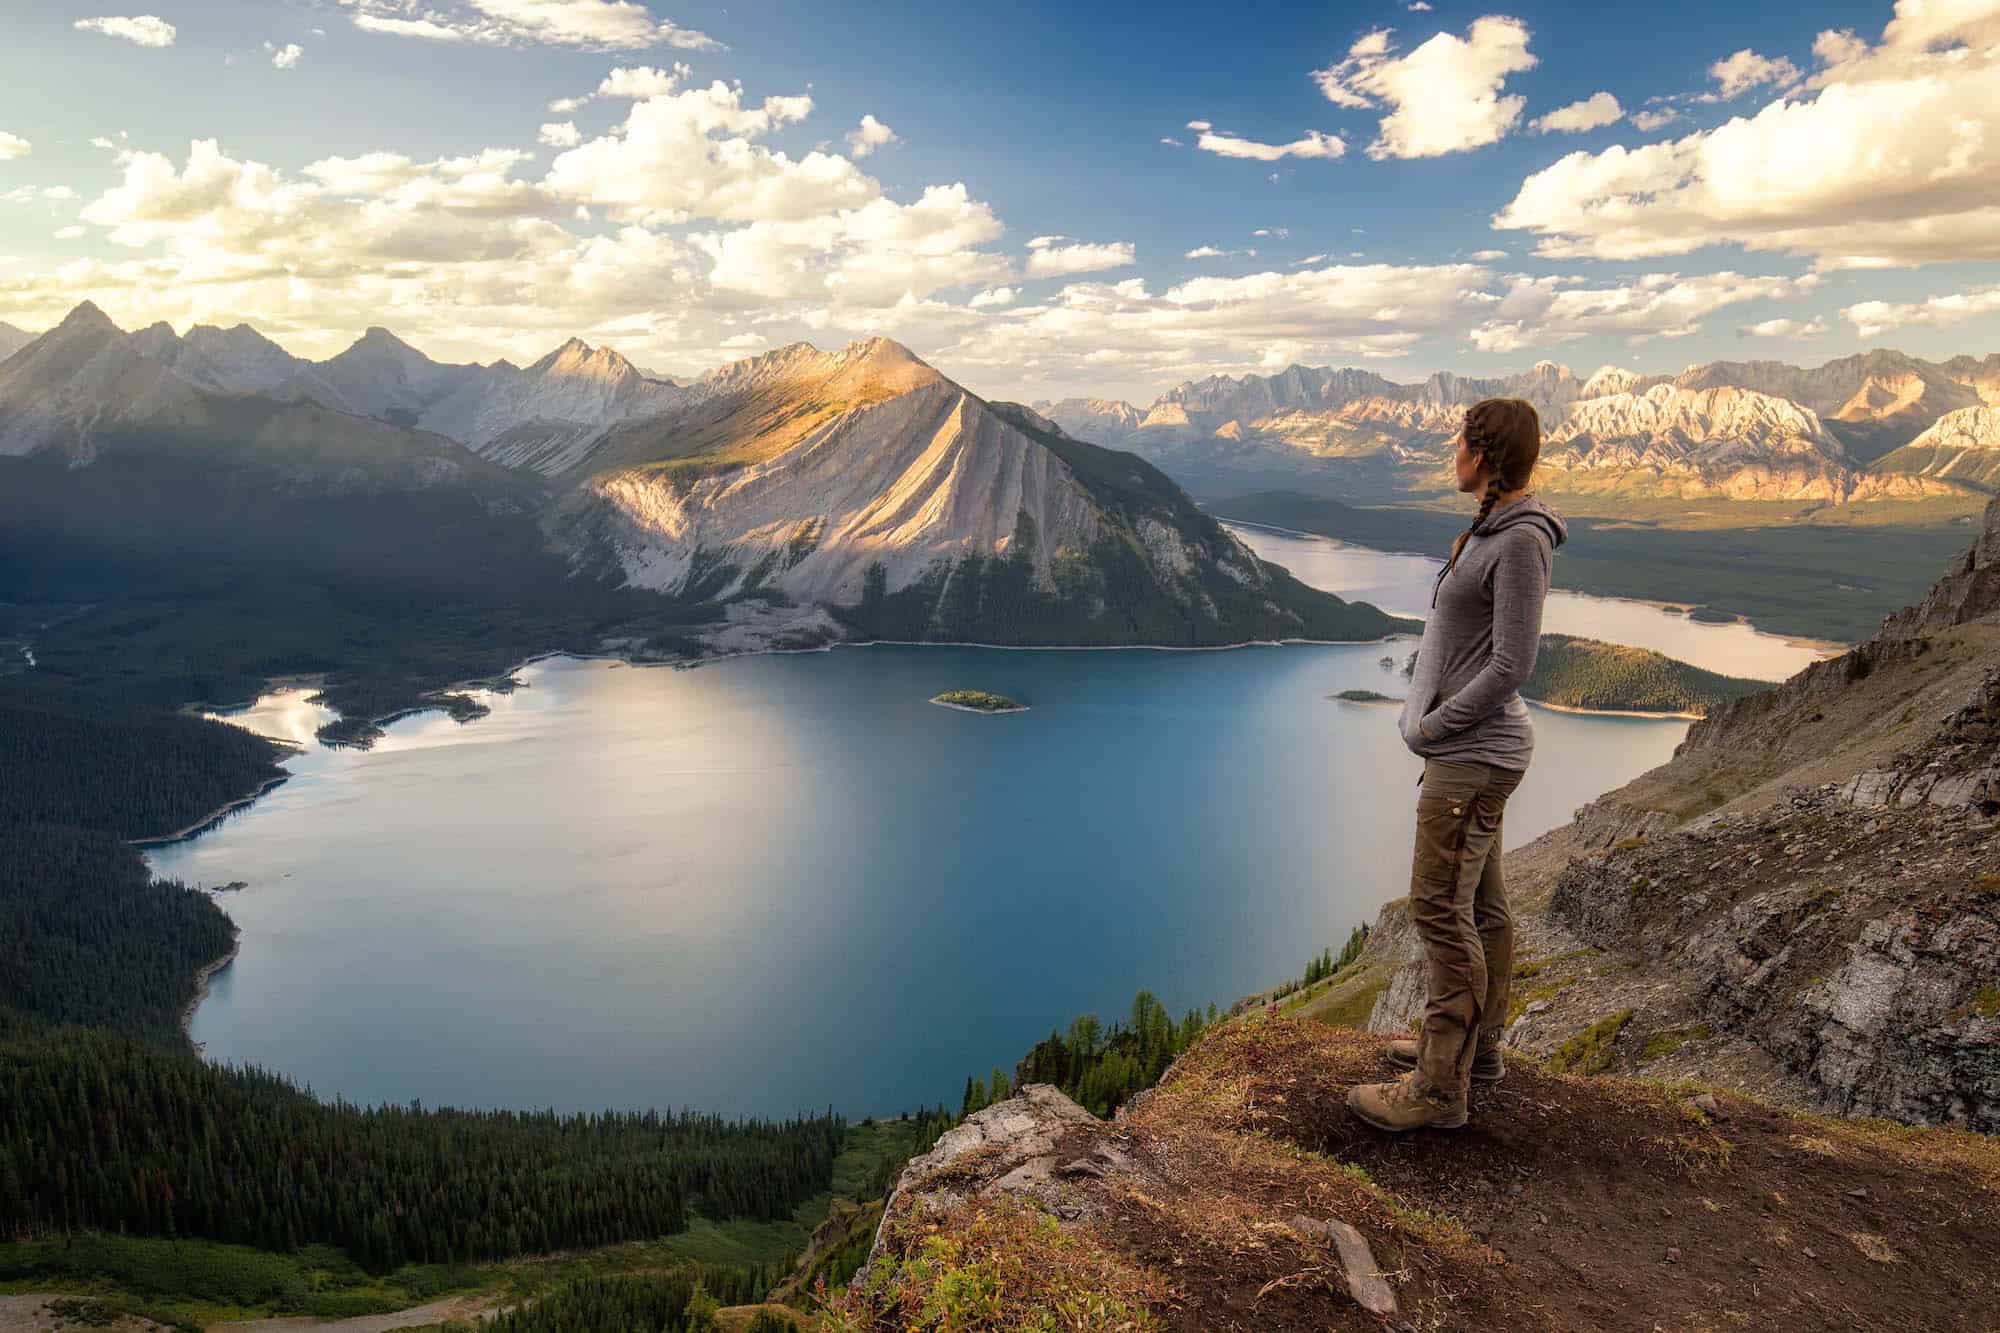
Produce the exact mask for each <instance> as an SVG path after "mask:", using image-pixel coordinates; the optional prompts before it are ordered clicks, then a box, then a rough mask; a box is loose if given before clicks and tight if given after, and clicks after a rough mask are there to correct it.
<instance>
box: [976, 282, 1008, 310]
mask: <svg viewBox="0 0 2000 1333" xmlns="http://www.w3.org/2000/svg"><path fill="white" fill-rule="evenodd" d="M1020 295H1021V294H1020V293H1019V292H1017V291H1015V290H1014V289H1013V288H1012V287H988V288H987V289H986V290H985V291H983V292H978V293H975V294H974V296H973V298H972V300H971V301H970V302H968V303H967V304H969V305H970V306H971V307H972V308H973V309H974V310H985V309H988V308H990V307H994V306H1003V305H1012V304H1014V302H1015V301H1016V300H1017V299H1018V298H1019V297H1020Z"/></svg>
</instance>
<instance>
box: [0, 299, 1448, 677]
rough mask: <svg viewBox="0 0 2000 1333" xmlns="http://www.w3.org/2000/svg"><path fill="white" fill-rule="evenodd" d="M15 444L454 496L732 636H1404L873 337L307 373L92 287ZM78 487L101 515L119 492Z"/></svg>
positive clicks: (312, 487)
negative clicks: (706, 364) (639, 365)
mask: <svg viewBox="0 0 2000 1333" xmlns="http://www.w3.org/2000/svg"><path fill="white" fill-rule="evenodd" d="M8 455H12V456H18V457H25V458H34V459H40V460H48V459H58V458H59V459H61V460H63V461H65V462H66V463H67V464H68V465H69V466H70V467H71V468H73V469H74V468H80V467H86V466H89V465H92V464H96V463H100V462H106V461H110V462H112V463H114V464H116V465H117V466H129V465H130V464H131V461H132V460H136V459H140V458H144V459H147V460H149V461H150V462H152V463H158V462H160V461H162V460H165V461H167V462H169V463H170V464H184V465H186V466H187V467H188V468H189V469H195V468H196V467H197V465H199V467H204V468H205V467H211V466H224V467H227V468H230V469H234V472H233V474H232V475H233V476H234V477H235V480H232V481H231V482H230V483H229V485H228V487H226V488H222V489H217V488H213V487H211V486H210V485H209V483H208V482H206V481H202V480H199V479H198V477H197V475H196V472H195V471H192V470H191V471H189V472H187V473H185V474H183V476H182V477H181V478H180V479H179V480H172V479H170V484H171V485H172V486H173V488H174V490H175V491H176V505H177V508H176V510H175V512H176V514H177V515H179V516H180V518H181V521H186V520H187V518H188V516H189V515H190V514H192V513H194V512H196V511H198V510H199V509H200V507H201V506H202V504H203V503H211V504H213V503H233V502H232V501H229V500H228V498H227V497H228V494H230V493H233V492H236V491H241V490H244V489H247V488H253V487H255V486H267V487H268V486H275V487H277V488H278V489H280V490H281V491H283V492H285V493H287V494H293V495H298V494H305V495H315V496H339V495H350V494H355V493H358V492H368V493H370V494H374V493H380V492H384V491H396V490H409V489H420V490H421V489H426V488H428V489H437V490H448V491H455V492H471V493H473V494H474V496H475V498H476V499H477V500H478V501H479V502H481V503H485V504H488V505H489V506H494V505H497V506H500V507H501V508H502V509H504V510H505V511H506V512H508V513H513V514H524V513H531V512H532V513H539V514H540V515H541V519H542V522H541V528H540V539H541V542H542V543H543V544H544V545H546V547H547V548H548V550H549V551H550V552H551V553H552V554H553V555H555V556H557V557H558V558H560V559H561V560H562V561H564V562H566V563H567V566H568V568H569V569H570V570H571V571H572V572H573V574H577V575H582V576H584V577H587V578H592V579H596V580H601V581H604V582H608V583H609V584H611V585H614V586H617V587H623V588H628V589H637V590H644V591H646V592H650V593H658V594H662V595H664V597H665V598H666V599H668V600H669V601H671V602H673V603H675V604H680V605H689V604H699V605H703V606H708V607H710V608H711V612H710V614H711V615H720V616H723V617H725V618H724V619H721V620H718V621H715V622H714V623H713V624H712V625H711V626H710V627H709V628H708V629H706V630H703V631H699V632H697V633H698V636H706V640H707V641H708V642H709V643H710V644H711V645H712V646H714V647H718V648H722V649H729V650H735V649H742V648H749V647H756V646H762V645H767V644H770V643H773V642H779V643H784V644H788V645H791V646H805V645H816V644H824V643H827V642H832V641H835V640H839V639H846V638H854V637H881V638H897V639H950V640H955V639H977V640H981V641H995V642H1008V643H1021V642H1039V643H1088V644H1116V643H1160V644H1189V645H1191V644H1204V645H1206V644H1219V643H1237V642H1244V641H1246V640H1253V639H1257V640H1261V639H1276V638H1312V639H1368V638H1377V637H1381V636H1382V635H1385V634H1389V633H1394V632H1398V631H1400V630H1404V629H1407V628H1409V624H1408V622H1403V621H1399V620H1395V619H1394V618H1392V617H1388V616H1385V615H1383V614H1381V613H1380V612H1378V611H1376V610H1375V609H1374V608H1372V607H1367V606H1360V605H1349V604H1347V603H1345V602H1342V601H1341V600H1340V599H1338V598H1335V597H1332V596H1330V595H1328V594H1326V593H1322V592H1319V591H1317V590H1314V589H1311V588H1307V587H1305V586H1304V585H1303V584H1300V583H1298V582H1297V581H1296V580H1294V579H1292V578H1291V577H1290V575H1288V574H1286V573H1285V572H1284V571H1283V570H1281V569H1278V568H1276V567H1275V566H1271V565H1267V564H1265V563H1264V562H1262V561H1261V560H1259V559H1258V558H1257V557H1256V556H1255V555H1254V554H1253V553H1252V552H1251V551H1250V550H1249V549H1248V548H1247V547H1246V546H1244V545H1243V544H1242V543H1241V542H1240V541H1238V540H1237V539H1236V538H1235V537H1233V536H1232V535H1230V534H1229V533H1228V532H1226V531H1225V530H1224V529H1223V528H1222V527H1221V526H1220V525H1219V524H1217V523H1216V522H1215V521H1214V520H1213V519H1211V518H1210V517H1208V516H1207V515H1206V514H1204V513H1202V512H1201V511H1200V510H1199V509H1198V508H1197V507H1196V506H1195V505H1194V504H1193V503H1192V502H1191V501H1190V500H1189V499H1188V498H1187V496H1186V495H1185V494H1184V493H1183V492H1182V491H1181V490H1180V489H1179V487H1177V486H1176V485H1174V483H1172V482H1171V481H1169V480H1168V479H1167V478H1166V477H1165V476H1164V475H1163V474H1161V473H1160V472H1159V471H1158V470H1156V469H1154V468H1153V467H1151V466H1150V465H1149V464H1146V463H1145V462H1143V461H1141V460H1139V459H1137V458H1134V457H1132V456H1130V455H1126V454H1118V453H1113V452H1111V451H1108V450H1104V449H1100V448H1097V447H1095V446H1092V445H1087V444H1084V443H1082V442H1080V441H1077V440H1075V439H1072V438H1070V437H1069V436H1067V435H1065V434H1063V432H1061V431H1060V430H1059V429H1057V428H1056V427H1055V426H1054V425H1053V424H1052V423H1050V422H1048V421H1046V420H1044V419H1042V418H1040V417H1038V416H1036V415H1035V414H1034V413H1032V412H1030V411H1028V410H1027V409H1024V408H1018V407H1011V406H1008V405H1004V404H1003V405H997V406H996V405H993V404H989V403H986V402H984V401H983V400H981V399H979V398H977V397H976V396H974V395H972V394H970V393H968V392H966V391H965V390H964V389H963V388H961V387H960V386H958V385H957V384H954V383H952V382H951V381H950V380H947V379H945V378H944V377H943V376H942V375H940V374H938V373H937V371H935V370H934V369H932V368H931V367H930V366H927V365H925V364H924V363H923V362H921V361H919V360H917V359H916V358H915V357H914V356H912V355H911V354H910V353H909V352H908V351H907V349H905V348H903V347H901V346H899V345H897V344H895V343H893V342H890V341H888V340H886V339H870V340H867V341H865V342H861V343H856V344H854V345H853V346H851V347H849V348H847V349H846V350H844V351H842V352H838V353H822V352H819V351H817V350H816V349H814V348H812V347H810V346H807V345H804V344H800V345H797V346H794V347H788V348H783V349H780V350H779V351H776V352H773V353H770V354H769V355H766V356H762V357H755V358H751V359H749V360H746V361H740V362H736V363H733V364H730V365H727V366H723V367H721V368H719V369H717V370H715V371H713V372H711V373H709V374H708V375H705V376H703V377H702V378H701V379H699V380H697V381H695V382H694V383H692V384H690V385H687V386H679V385H673V384H669V383H666V382H663V381H660V380H657V379H652V378H649V377H647V376H645V375H642V374H641V373H639V372H638V371H637V370H636V369H635V368H634V367H633V366H632V365H631V363H630V362H628V361H626V360H625V359H624V358H623V357H621V356H619V355H618V354H617V353H615V352H612V351H610V350H608V349H601V348H591V347H590V346H588V345H587V344H585V343H583V342H581V341H579V340H574V339H572V340H571V341H570V342H568V343H566V344H564V345H563V346H562V347H560V348H558V349H557V350H556V351H555V352H553V353H551V354H550V355H549V356H547V357H544V358H543V359H542V360H540V361H538V362H536V363H535V364H533V365H531V366H527V367H525V368H523V367H515V366H512V365H510V364H508V363H506V362H504V361H502V362H495V363H493V364H492V365H490V366H479V365H449V364H444V363H440V362H436V361H433V360H431V359H430V358H429V357H426V356H424V355H423V354H422V353H421V352H418V351H417V350H416V349H414V348H412V347H410V346H409V345H408V344H406V343H404V342H402V341H401V340H400V339H398V338H396V337H395V336H394V335H393V334H391V333H389V332H388V331H387V330H385V329H379V328H377V329H371V330H369V331H368V333H367V334H366V335H364V336H363V337H362V338H360V339H359V340H357V341H356V342H355V344H354V345H353V346H352V347H350V348H348V349H347V350H346V351H344V352H342V353H340V354H339V355H338V356H335V357H332V358H329V359H328V360H326V361H323V362H307V361H302V360H300V359H299V358H296V357H292V356H290V354H289V353H286V352H285V351H284V350H283V349H282V348H279V347H278V346H277V345H276V344H274V343H271V342H269V341H268V340H267V339H264V338H263V337H262V336H261V335H259V334H257V333H256V332H255V331H254V330H251V329H248V328H247V327H244V326H240V325H239V326H237V327H236V328H234V329H227V330H225V329H217V328H210V327H205V326H204V327H197V328H195V329H192V330H190V331H189V333H188V334H187V335H186V336H185V337H181V336H177V335H176V334H175V333H174V331H173V330H172V328H170V327H168V326H166V325H164V324H161V325H155V326H153V327H151V328H148V329H144V330H140V331H139V332H136V333H126V332H124V331H123V330H121V329H119V328H118V327H117V326H116V325H115V324H113V323H112V322H111V320H109V319H108V318H107V317H105V315H104V314H103V312H101V311H99V310H98V309H97V308H96V307H95V306H92V305H90V304H88V303H85V304H83V305H81V306H79V307H77V309H76V310H75V311H73V312H72V313H71V314H70V315H69V316H68V317H67V318H66V319H65V320H63V322H62V323H61V324H60V325H59V326H58V327H57V328H55V329H52V330H50V331H49V332H48V333H47V334H45V335H43V336H42V337H40V338H37V339H35V340H33V341H32V342H30V343H29V344H28V345H26V346H24V347H22V348H21V349H19V350H18V351H17V352H16V353H15V354H14V355H13V356H11V357H8V358H7V359H6V360H5V361H0V457H4V456H8ZM253 473H254V474H255V475H254V478H253V476H252V474H253ZM58 480H59V479H49V478H41V479H40V481H41V483H43V484H44V486H45V487H48V486H52V487H53V488H54V490H55V491H60V490H61V486H60V485H59V484H58ZM79 484H82V483H81V482H79ZM94 484H95V490H94V491H93V500H92V503H93V504H94V505H97V506H98V507H99V508H102V506H103V504H105V503H109V501H110V499H111V497H113V496H114V495H115V492H116V486H115V483H114V482H113V481H112V479H110V478H108V477H107V478H98V479H97V480H96V483H94ZM148 484H149V485H154V486H157V485H158V482H157V481H154V482H149V483H148ZM107 487H108V488H109V489H108V490H107V489H106V488H107ZM205 488H206V489H205ZM97 492H104V493H103V494H98V493H97ZM38 493H39V492H38ZM78 503H81V500H80V499H79V500H78ZM496 512H497V511H496ZM194 521H196V522H197V523H199V520H198V519H196V520H194ZM327 521H328V522H329V523H331V524H333V527H336V528H337V520H336V519H335V518H334V516H329V518H328V520H327ZM384 521H389V520H388V519H387V518H386V517H385V518H384ZM411 521H428V520H418V519H415V518H412V519H411ZM329 531H331V529H329ZM431 535H432V536H435V534H431ZM492 535H493V534H491V533H485V534H483V536H485V537H491V536H492ZM468 549H470V548H468ZM672 642H673V645H674V647H675V650H676V651H684V650H686V649H687V648H688V646H689V643H690V640H689V638H688V636H687V635H686V634H679V635H675V636H673V637H672ZM577 646H578V647H586V648H595V647H597V646H598V645H597V644H595V643H591V644H580V645H577ZM614 646H622V647H624V648H625V649H626V650H629V651H637V650H638V649H639V648H640V647H642V646H643V645H637V644H624V645H614Z"/></svg>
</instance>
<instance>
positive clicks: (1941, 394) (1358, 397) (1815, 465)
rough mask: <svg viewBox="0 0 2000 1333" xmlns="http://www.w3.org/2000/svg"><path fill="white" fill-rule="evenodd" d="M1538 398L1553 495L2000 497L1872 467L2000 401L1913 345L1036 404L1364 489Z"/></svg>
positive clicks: (1209, 457) (1990, 372) (1213, 455)
mask: <svg viewBox="0 0 2000 1333" xmlns="http://www.w3.org/2000/svg"><path fill="white" fill-rule="evenodd" d="M1493 395H1508V396H1513V397H1521V398H1526V399H1527V400H1528V401H1530V402H1532V403H1534V404H1535V407H1536V409H1537V411H1539V412H1540V413H1541V416H1542V421H1543V429H1544V431H1545V433H1546V436H1547V441H1548V448H1547V450H1546V451H1545V453H1544V460H1545V471H1544V474H1543V478H1544V480H1543V483H1542V484H1543V485H1544V486H1545V487H1546V488H1549V489H1557V490H1571V491H1589V492H1605V491H1611V492H1618V493H1629V494H1637V495H1664V496H1678V497H1684V498H1728V499H1746V500H1747V499H1760V500H1818V501H1822V502H1833V503H1841V502H1846V501H1850V500H1869V499H1885V498H1910V497H1921V496H1925V495H1932V494H1949V493H1956V492H1958V491H1959V490H1960V488H1962V487H1970V488H1973V489H1988V490H1990V489H1991V483H1990V482H1988V481H1987V480H1986V479H1984V478H1983V476H1981V475H1978V474H1977V473H1976V472H1973V471H1966V470H1961V471H1958V472H1953V473H1946V472H1944V471H1942V470H1939V471H1925V470H1924V469H1922V468H1913V467H1909V466H1905V465H1903V464H1902V463H1901V462H1899V463H1898V464H1895V465H1890V466H1888V467H1885V468H1874V467H1871V466H1870V464H1871V463H1873V462H1874V460H1876V459H1878V458H1880V457H1881V456H1883V455H1885V454H1888V453H1890V452H1892V451H1894V450H1897V449H1899V448H1900V447H1902V446H1904V445H1907V444H1909V443H1911V442H1912V441H1914V440H1915V439H1916V438H1918V437H1919V436H1920V435H1922V434H1923V433H1924V432H1926V431H1928V430H1930V429H1931V428H1933V426H1934V425H1935V424H1936V423H1937V422H1938V421H1939V419H1940V418H1942V417H1944V416H1946V415H1947V414H1949V413H1953V412H1957V411H1960V410H1963V409H1965V408H1968V407H1974V406H1977V405H1979V404H1980V403H1981V402H1982V401H1987V400H1989V399H1990V398H1991V397H1992V396H1995V395H2000V356H1993V357H1988V358H1986V359H1985V360H1983V361H1981V360H1978V359H1975V358H1972V357H1959V358H1954V359H1953V360H1951V361H1948V362H1942V363H1936V362H1927V361H1921V360H1919V359H1917V358H1914V357H1909V356H1905V355H1904V354H1902V353H1900V352H1893V351H1877V352H1869V353H1866V354H1864V355H1860V356H1852V357H1845V358H1842V359H1840V360H1837V361H1831V362H1828V363H1827V364H1826V365H1824V366H1820V367H1817V368H1815V369H1805V368H1801V367H1798V366H1791V365H1786V364H1784V363H1781V362H1775V361H1749V362H1714V363H1710V364H1707V365H1698V366H1691V367H1689V368H1688V369H1686V370H1685V371H1683V372H1681V373H1680V374H1679V375H1675V376H1666V375H1646V374H1641V373H1640V372H1638V371H1634V370H1627V369H1624V368H1621V367H1617V366H1605V367H1601V368H1600V369H1598V370H1597V371H1596V372H1594V373H1593V374H1591V375H1590V376H1589V377H1588V378H1586V379H1579V378H1578V377H1577V376H1576V374H1575V373H1574V372H1572V371H1570V370H1569V369H1568V368H1566V367H1563V366H1560V365H1558V364H1556V363H1554V362H1548V361H1544V362H1540V363H1538V364H1537V365H1536V366H1535V367H1534V368H1533V369H1532V370H1530V371H1528V372H1527V373H1525V374H1522V375H1515V376H1509V377H1504V378H1491V379H1471V378H1465V377H1462V376H1457V375H1453V374H1450V373H1449V372H1440V373H1438V374H1435V375H1432V376H1431V377H1430V378H1429V379H1427V380H1425V381H1423V382H1422V383H1418V384H1399V383H1396V382H1394V381H1391V380H1388V379H1385V378H1383V377H1382V376H1380V375H1377V374H1375V373H1373V372H1371V371H1364V370H1353V369H1315V368H1310V367H1302V366H1294V367H1292V368H1290V369H1288V370H1286V371H1283V372H1281V373H1279V374H1277V375H1271V376H1259V375H1246V376H1241V377H1234V378H1232V377H1229V376H1217V377H1212V378H1210V379H1207V380H1201V381H1194V382H1190V383H1187V384H1183V385H1181V386H1179V387H1178V388H1176V389H1173V390H1171V391H1169V392H1168V393H1166V394H1164V395H1162V396H1161V397H1160V398H1159V399H1157V400H1155V402H1154V403H1153V404H1152V405H1151V406H1150V407H1147V408H1140V407H1136V406H1134V405H1133V404H1130V403H1124V402H1115V401H1105V400H1097V399H1065V400H1063V401H1061V402H1058V403H1046V404H1037V408H1038V410H1040V411H1042V412H1044V413H1045V414H1047V415H1048V416H1049V417H1050V418H1051V419H1052V420H1054V421H1056V422H1057V423H1058V424H1059V425H1061V426H1062V427H1063V428H1064V429H1065V430H1068V431H1070V432H1071V433H1072V434H1075V435H1077V436H1079V437H1081V438H1084V439H1089V440H1093V441H1096V442H1098V443H1101V444H1106V445H1112V446H1116V447H1119V448H1129V449H1132V450H1134V451H1136V452H1138V453H1141V454H1142V455H1144V456H1145V457H1148V458H1151V459H1153V460H1154V461H1156V462H1159V463H1160V464H1161V465H1162V466H1163V467H1167V468H1169V469H1170V470H1175V471H1180V472H1184V473H1187V474H1191V475H1192V474H1200V473H1204V472H1210V471H1216V470H1220V471H1223V472H1228V473H1237V474H1244V475H1256V474H1278V475H1283V474H1286V473H1291V474H1295V475H1299V476H1304V477H1318V478H1320V479H1321V480H1333V481H1335V482H1340V481H1345V482H1346V483H1347V484H1348V485H1349V486H1351V487H1353V488H1354V489H1355V490H1356V492H1357V493H1365V492H1367V491H1369V490H1371V489H1380V488H1382V487H1387V488H1389V489H1391V490H1401V491H1404V492H1416V493H1427V492H1430V491H1435V490H1437V489H1438V488H1439V487H1440V486H1441V485H1442V484H1443V481H1444V468H1445V465H1446V449H1445V446H1446V444H1447V443H1448V441H1449V440H1450V439H1451V438H1452V436H1453V435H1454V434H1455V433H1456V431H1457V430H1458V427H1459V424H1460V420H1461V412H1462V409H1463V408H1464V407H1465V406H1467V405H1468V404H1470V403H1472V402H1474V401H1477V400H1478V399H1480V398H1484V397H1489V396H1493Z"/></svg>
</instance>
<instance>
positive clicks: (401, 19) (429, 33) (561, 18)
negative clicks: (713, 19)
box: [339, 0, 727, 51]
mask: <svg viewBox="0 0 2000 1333" xmlns="http://www.w3.org/2000/svg"><path fill="white" fill-rule="evenodd" d="M339 3H340V4H341V5H342V6H343V7H344V8H346V9H348V10H349V11H350V12H351V13H352V15H353V19H354V24H355V26H356V27H358V28H362V29H364V30H366V31H369V32H379V33H386V34H390V35H393V36H399V37H422V38H427V39H429V40H432V41H471V42H480V43H485V44H488V45H496V46H528V45H545V46H568V47H576V48H580V49H582V50H586V51H643V50H647V49H649V48H651V47H656V46H671V47H676V48H678V49H680V50H684V51H721V50H726V49H727V48H726V47H724V46H723V45H722V43H720V42H718V41H716V40H715V39H714V38H712V37H710V36H709V35H708V34H706V33H703V32H697V31H695V30H694V29H692V28H683V27H681V26H680V25H679V24H677V23H674V22H672V21H671V20H666V19H656V18H654V17H653V15H652V13H651V12H650V11H649V10H648V9H647V8H646V6H645V5H643V4H639V3H636V0H434V3H431V4H425V5H420V4H418V3H416V0H339Z"/></svg>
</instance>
